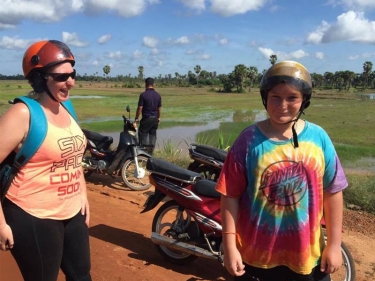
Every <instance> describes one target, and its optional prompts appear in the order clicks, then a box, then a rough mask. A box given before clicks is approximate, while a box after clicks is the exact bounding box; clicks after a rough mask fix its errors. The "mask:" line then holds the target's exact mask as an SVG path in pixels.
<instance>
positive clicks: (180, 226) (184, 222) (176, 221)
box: [152, 200, 199, 265]
mask: <svg viewBox="0 0 375 281" xmlns="http://www.w3.org/2000/svg"><path fill="white" fill-rule="evenodd" d="M179 208H180V205H178V204H177V202H176V201H174V200H170V201H168V202H166V203H164V204H163V205H162V206H161V207H160V208H159V209H158V211H157V212H156V214H155V216H154V219H153V222H152V232H156V233H158V234H161V235H164V236H167V237H169V238H172V239H176V238H177V237H176V236H177V235H178V234H181V233H185V232H186V230H187V229H188V227H191V224H195V225H192V226H193V228H194V227H196V231H197V232H199V228H198V225H197V224H196V222H195V221H194V220H193V219H192V217H191V216H190V214H189V213H187V212H186V211H185V210H184V211H182V216H181V217H180V218H179V217H178V214H179ZM172 233H175V235H173V234H172ZM155 247H156V249H157V250H158V252H159V253H160V254H161V255H162V256H163V257H164V258H165V259H166V260H167V261H168V262H170V263H173V264H178V265H185V264H188V263H191V262H192V261H194V260H195V259H197V258H198V257H197V256H195V255H192V254H189V253H185V252H182V251H178V250H176V249H172V248H168V247H166V246H161V245H157V244H155Z"/></svg>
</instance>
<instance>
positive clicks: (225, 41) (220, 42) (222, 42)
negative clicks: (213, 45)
mask: <svg viewBox="0 0 375 281" xmlns="http://www.w3.org/2000/svg"><path fill="white" fill-rule="evenodd" d="M228 43H229V41H228V39H226V38H223V39H220V40H219V45H222V46H224V45H228Z"/></svg>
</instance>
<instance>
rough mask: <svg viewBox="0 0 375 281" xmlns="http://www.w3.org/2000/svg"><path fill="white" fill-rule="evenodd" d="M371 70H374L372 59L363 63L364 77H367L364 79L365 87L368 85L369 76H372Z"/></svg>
mask: <svg viewBox="0 0 375 281" xmlns="http://www.w3.org/2000/svg"><path fill="white" fill-rule="evenodd" d="M371 70H372V62H371V61H366V62H365V63H364V64H363V76H364V79H365V81H363V82H364V83H363V84H364V85H363V87H364V88H365V87H368V78H369V76H370V73H371ZM365 85H366V86H365Z"/></svg>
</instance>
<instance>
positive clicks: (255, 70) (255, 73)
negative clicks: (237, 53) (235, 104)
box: [247, 66, 258, 92]
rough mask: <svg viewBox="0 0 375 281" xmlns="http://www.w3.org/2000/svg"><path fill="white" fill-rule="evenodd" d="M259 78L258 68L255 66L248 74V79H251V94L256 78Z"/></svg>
mask: <svg viewBox="0 0 375 281" xmlns="http://www.w3.org/2000/svg"><path fill="white" fill-rule="evenodd" d="M257 76H258V68H257V67H255V66H250V67H249V70H248V73H247V77H249V79H250V86H249V92H251V88H252V87H253V85H254V81H255V78H257Z"/></svg>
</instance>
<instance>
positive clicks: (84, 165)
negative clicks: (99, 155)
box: [81, 161, 96, 170]
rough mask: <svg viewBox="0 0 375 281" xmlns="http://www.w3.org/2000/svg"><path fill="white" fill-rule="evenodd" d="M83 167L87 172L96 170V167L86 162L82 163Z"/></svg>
mask: <svg viewBox="0 0 375 281" xmlns="http://www.w3.org/2000/svg"><path fill="white" fill-rule="evenodd" d="M81 166H82V168H83V169H87V170H95V169H96V167H94V166H92V165H90V164H89V163H86V162H83V161H82V163H81Z"/></svg>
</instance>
